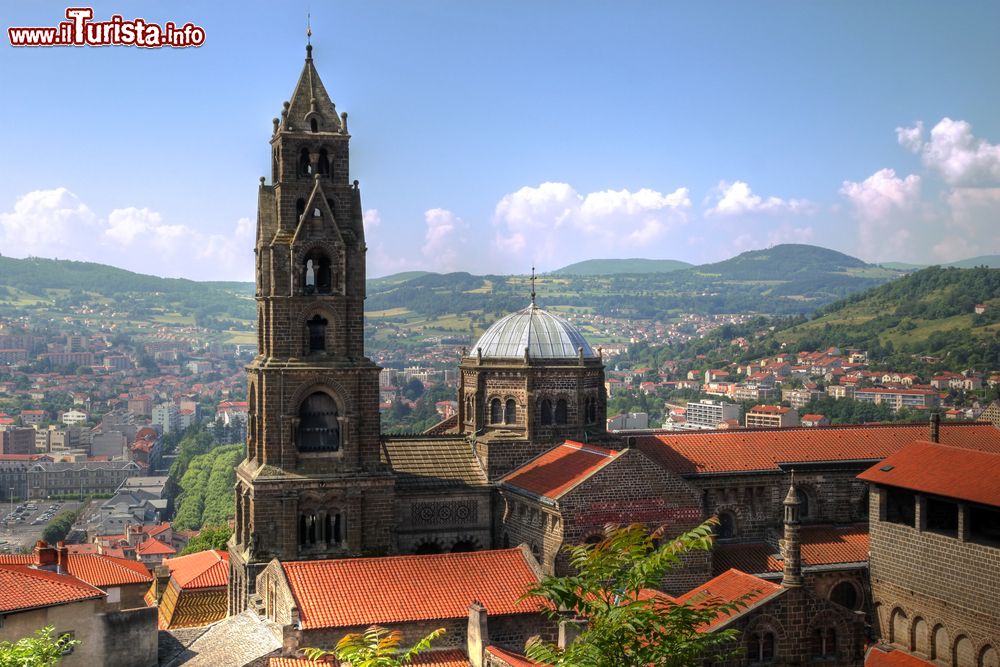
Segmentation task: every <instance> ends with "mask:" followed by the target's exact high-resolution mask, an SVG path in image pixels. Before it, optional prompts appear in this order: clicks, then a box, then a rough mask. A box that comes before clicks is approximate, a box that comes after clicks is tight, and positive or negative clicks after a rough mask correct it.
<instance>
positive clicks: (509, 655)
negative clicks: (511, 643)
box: [486, 644, 541, 667]
mask: <svg viewBox="0 0 1000 667" xmlns="http://www.w3.org/2000/svg"><path fill="white" fill-rule="evenodd" d="M486 652H487V653H490V654H492V655H494V656H496V657H497V658H500V659H501V660H503V661H504V662H505V663H507V664H508V665H510V667H539V666H540V665H541V663H539V662H535V661H534V660H531V659H529V658H526V657H525V656H523V655H521V654H520V653H514V652H513V651H505V650H504V649H502V648H500V647H499V646H493V645H492V644H491V645H489V646H487V647H486Z"/></svg>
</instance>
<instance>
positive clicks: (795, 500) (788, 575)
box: [781, 470, 802, 588]
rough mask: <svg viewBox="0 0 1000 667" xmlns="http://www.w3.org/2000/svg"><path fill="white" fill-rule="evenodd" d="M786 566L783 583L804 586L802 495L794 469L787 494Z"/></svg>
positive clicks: (788, 585)
mask: <svg viewBox="0 0 1000 667" xmlns="http://www.w3.org/2000/svg"><path fill="white" fill-rule="evenodd" d="M784 505H785V540H784V542H785V548H784V552H785V553H784V556H785V568H784V575H783V576H782V578H781V585H782V586H784V587H785V588H799V587H801V586H802V544H801V542H800V541H799V522H800V516H799V514H800V512H801V511H802V497H801V496H800V495H799V491H798V489H797V488H796V487H795V471H794V470H793V471H792V480H791V483H790V484H789V485H788V495H786V496H785V502H784Z"/></svg>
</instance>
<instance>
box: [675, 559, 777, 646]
mask: <svg viewBox="0 0 1000 667" xmlns="http://www.w3.org/2000/svg"><path fill="white" fill-rule="evenodd" d="M783 590H785V589H783V588H782V587H781V586H779V585H777V584H774V583H772V582H770V581H766V580H764V579H761V578H760V577H755V576H754V575H752V574H747V573H746V572H740V571H739V570H727V571H726V572H723V573H722V574H720V575H719V576H717V577H715V578H714V579H710V580H709V581H706V582H705V583H704V584H702V585H701V586H698V587H697V588H693V589H691V590H690V591H688V592H687V593H685V594H684V595H682V596H680V597H679V598H677V602H678V604H685V603H687V604H692V605H697V604H698V603H700V602H735V601H737V600H739V599H741V598H743V597H744V596H746V598H745V599H744V600H743V604H745V605H747V606H746V607H742V608H740V609H736V610H733V611H731V612H728V613H726V612H720V613H719V615H718V616H716V617H715V619H714V620H712V621H711V622H709V623H707V624H703V625H702V626H701V627H699V628H698V629H699V631H701V632H708V631H711V630H715V629H718V628H719V626H721V625H722V624H724V623H725V622H727V621H729V620H730V619H732V618H735V617H737V616H740V615H742V614H743V613H745V612H746V611H747V610H748V609H749V608H750V607H752V606H755V605H757V604H759V603H762V602H766V601H767V600H769V599H770V598H772V597H774V596H776V595H778V594H779V593H781V592H782V591H783Z"/></svg>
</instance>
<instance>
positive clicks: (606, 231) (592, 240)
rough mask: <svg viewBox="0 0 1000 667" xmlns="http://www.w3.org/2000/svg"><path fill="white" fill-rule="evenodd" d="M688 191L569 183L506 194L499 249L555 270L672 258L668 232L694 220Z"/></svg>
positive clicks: (497, 216) (497, 215) (497, 214)
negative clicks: (583, 263) (580, 187)
mask: <svg viewBox="0 0 1000 667" xmlns="http://www.w3.org/2000/svg"><path fill="white" fill-rule="evenodd" d="M690 208H691V199H690V197H689V194H688V190H687V188H678V189H677V190H674V191H673V192H670V193H666V194H664V193H661V192H658V191H656V190H652V189H649V188H642V189H640V190H636V191H630V190H627V189H623V190H602V191H597V192H590V193H587V194H581V193H579V192H577V191H576V190H575V189H574V188H573V187H572V186H570V185H569V184H568V183H554V182H547V183H542V184H540V185H538V186H535V187H532V186H526V187H523V188H521V189H520V190H517V191H516V192H512V193H509V194H506V195H504V196H503V197H502V198H501V199H500V201H499V202H498V203H497V205H496V207H495V209H494V213H493V225H494V227H495V230H496V233H495V236H494V240H493V248H494V250H495V251H496V252H498V253H499V254H500V255H507V256H519V257H523V258H524V259H525V260H526V261H532V260H533V261H537V262H539V263H540V264H541V265H544V266H548V267H550V268H553V269H554V268H558V267H559V266H562V265H563V264H566V263H570V262H573V261H577V260H580V259H587V258H591V257H613V256H617V255H620V254H622V253H629V254H640V255H643V256H647V257H656V256H665V255H669V254H670V253H669V249H667V248H665V247H664V248H657V247H656V246H657V244H664V243H665V242H666V241H667V239H668V233H669V232H670V231H671V230H673V229H675V228H677V227H679V226H681V225H684V224H685V223H686V222H687V220H688V210H689V209H690Z"/></svg>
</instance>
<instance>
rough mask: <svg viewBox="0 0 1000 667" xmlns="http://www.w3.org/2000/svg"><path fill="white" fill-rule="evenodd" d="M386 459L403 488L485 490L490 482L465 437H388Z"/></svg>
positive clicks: (385, 449)
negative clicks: (483, 488)
mask: <svg viewBox="0 0 1000 667" xmlns="http://www.w3.org/2000/svg"><path fill="white" fill-rule="evenodd" d="M382 460H383V462H385V463H388V464H389V465H390V466H391V467H392V471H393V473H395V475H396V485H397V486H399V487H419V488H438V487H456V486H457V487H468V486H474V487H485V486H488V484H489V482H488V480H487V479H486V473H485V472H484V471H483V469H482V466H480V465H479V460H478V459H477V458H476V455H475V454H474V453H473V451H472V445H471V444H470V443H469V442H468V441H467V440H466V439H465V438H464V437H461V436H459V437H448V436H429V437H399V438H393V437H392V436H386V437H385V438H384V440H383V441H382Z"/></svg>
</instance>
